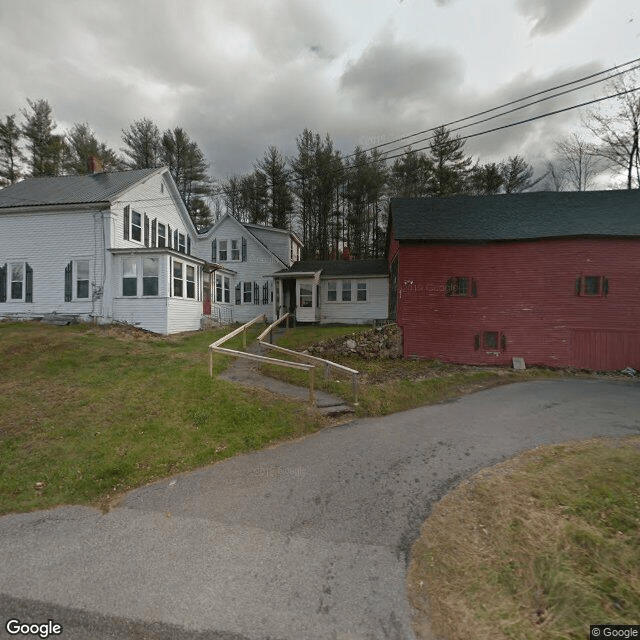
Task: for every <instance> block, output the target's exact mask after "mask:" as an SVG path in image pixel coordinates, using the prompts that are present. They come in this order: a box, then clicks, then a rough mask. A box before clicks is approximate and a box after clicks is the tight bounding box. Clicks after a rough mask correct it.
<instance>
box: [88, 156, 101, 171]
mask: <svg viewBox="0 0 640 640" xmlns="http://www.w3.org/2000/svg"><path fill="white" fill-rule="evenodd" d="M87 169H89V173H102V172H103V171H104V167H103V166H102V160H100V158H98V156H89V158H88V159H87Z"/></svg>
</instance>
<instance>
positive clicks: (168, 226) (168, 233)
mask: <svg viewBox="0 0 640 640" xmlns="http://www.w3.org/2000/svg"><path fill="white" fill-rule="evenodd" d="M167 247H168V248H169V249H171V225H170V224H168V225H167Z"/></svg>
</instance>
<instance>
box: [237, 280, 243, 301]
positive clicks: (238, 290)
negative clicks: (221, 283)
mask: <svg viewBox="0 0 640 640" xmlns="http://www.w3.org/2000/svg"><path fill="white" fill-rule="evenodd" d="M241 302H242V283H241V282H238V284H237V285H236V304H240V303H241Z"/></svg>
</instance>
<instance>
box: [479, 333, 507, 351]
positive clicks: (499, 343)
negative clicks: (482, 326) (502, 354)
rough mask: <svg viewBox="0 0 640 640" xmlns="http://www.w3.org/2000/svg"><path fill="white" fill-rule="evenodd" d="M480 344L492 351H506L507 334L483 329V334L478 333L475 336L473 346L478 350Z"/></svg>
mask: <svg viewBox="0 0 640 640" xmlns="http://www.w3.org/2000/svg"><path fill="white" fill-rule="evenodd" d="M480 346H482V348H483V349H487V350H490V351H506V350H507V336H506V335H505V334H504V333H500V332H499V331H483V332H482V334H479V333H476V334H475V336H474V337H473V348H474V349H475V350H476V351H478V350H479V349H480Z"/></svg>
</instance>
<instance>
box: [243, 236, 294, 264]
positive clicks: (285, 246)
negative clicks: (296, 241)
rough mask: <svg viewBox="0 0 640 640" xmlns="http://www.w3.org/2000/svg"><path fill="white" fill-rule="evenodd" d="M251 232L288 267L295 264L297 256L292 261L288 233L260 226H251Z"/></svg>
mask: <svg viewBox="0 0 640 640" xmlns="http://www.w3.org/2000/svg"><path fill="white" fill-rule="evenodd" d="M249 231H251V233H252V234H253V235H254V236H255V237H256V238H258V240H260V242H262V244H264V245H265V246H266V247H268V248H269V249H270V250H271V251H273V253H275V254H276V256H278V258H280V260H282V262H284V263H285V264H286V265H287V266H290V265H291V264H292V263H293V262H294V260H295V255H294V260H292V259H291V237H290V236H289V233H288V232H285V231H281V230H276V229H270V228H267V227H264V228H261V227H258V226H250V227H249Z"/></svg>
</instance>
